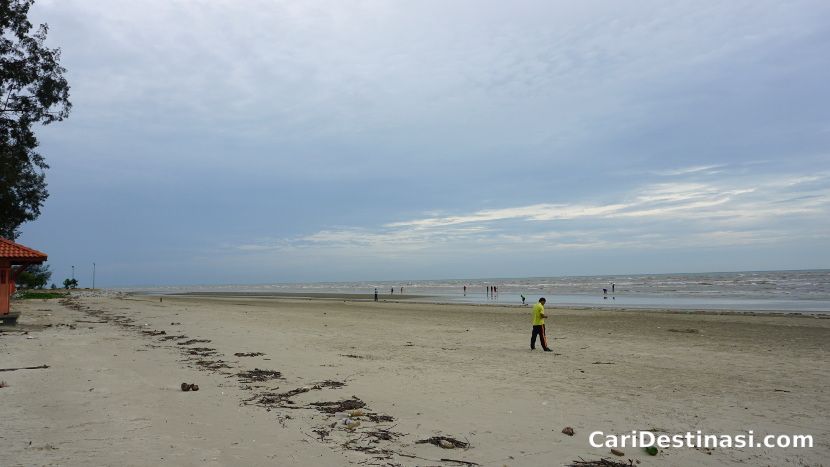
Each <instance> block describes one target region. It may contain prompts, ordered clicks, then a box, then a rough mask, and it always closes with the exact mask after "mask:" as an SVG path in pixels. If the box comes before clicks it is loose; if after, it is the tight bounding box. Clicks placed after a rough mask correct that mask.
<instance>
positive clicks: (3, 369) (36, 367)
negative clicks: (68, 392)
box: [0, 365, 49, 371]
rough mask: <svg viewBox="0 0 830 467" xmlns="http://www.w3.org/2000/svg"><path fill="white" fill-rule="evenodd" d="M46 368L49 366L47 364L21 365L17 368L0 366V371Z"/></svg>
mask: <svg viewBox="0 0 830 467" xmlns="http://www.w3.org/2000/svg"><path fill="white" fill-rule="evenodd" d="M46 368H49V365H39V366H22V367H19V368H0V371H17V370H45V369H46Z"/></svg>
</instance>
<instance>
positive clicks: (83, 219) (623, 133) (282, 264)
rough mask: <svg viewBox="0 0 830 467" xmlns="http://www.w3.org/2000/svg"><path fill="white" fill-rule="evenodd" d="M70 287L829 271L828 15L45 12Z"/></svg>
mask: <svg viewBox="0 0 830 467" xmlns="http://www.w3.org/2000/svg"><path fill="white" fill-rule="evenodd" d="M30 18H31V20H32V21H33V22H35V23H43V22H45V23H48V24H49V37H48V41H47V42H48V44H49V45H50V46H52V47H60V48H61V50H62V59H61V63H62V64H63V65H64V66H65V67H66V68H67V70H68V71H67V78H68V80H69V82H70V85H71V100H72V103H73V109H72V114H71V115H70V117H69V118H68V119H67V120H65V121H64V122H60V123H56V124H52V125H49V126H45V127H42V128H40V129H39V131H38V135H39V138H40V141H41V152H42V153H43V154H44V155H45V157H46V158H47V161H48V163H49V164H50V166H51V168H50V169H49V170H48V172H47V181H48V183H49V192H50V197H49V199H48V200H47V201H46V204H45V206H44V208H43V211H42V212H43V213H42V216H41V217H40V218H39V219H37V220H36V221H34V222H31V223H28V224H25V225H24V226H23V228H22V235H21V236H20V237H19V239H18V241H19V242H21V243H24V244H26V245H28V246H31V247H33V248H37V249H39V250H41V251H44V252H46V253H47V254H48V255H49V258H50V260H49V264H50V267H51V269H52V271H53V277H52V280H53V281H54V282H56V283H58V284H60V283H61V282H62V280H63V279H64V278H67V277H69V276H70V275H71V267H72V266H73V265H74V266H75V277H76V278H77V279H79V281H80V285H81V286H90V285H91V276H92V264H93V263H95V268H96V286H98V287H121V286H150V285H193V284H257V283H276V282H306V281H358V280H415V279H442V278H481V277H534V276H558V275H594V274H627V273H660V272H707V271H741V270H771V269H811V268H828V267H830V106H828V102H830V86H828V85H827V83H830V61H828V60H827V57H828V56H830V3H827V2H826V1H824V0H818V1H810V0H804V1H802V0H793V1H765V0H751V1H740V0H736V1H729V2H722V1H700V0H695V1H673V2H666V1H663V0H659V1H642V0H632V1H626V2H617V1H585V2H564V1H547V0H544V1H522V0H519V1H512V2H501V1H464V0H459V1H453V2H444V1H431V0H427V1H417V2H404V1H385V0H384V1H342V0H336V1H334V0H332V1H317V0H311V1H307V0H303V1H266V0H210V1H208V0H188V1H185V0H129V1H127V0H112V1H107V2H98V1H90V0H38V1H37V2H36V4H35V6H34V7H33V8H32V11H31V13H30Z"/></svg>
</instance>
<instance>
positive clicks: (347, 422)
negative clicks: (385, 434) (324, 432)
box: [343, 418, 360, 431]
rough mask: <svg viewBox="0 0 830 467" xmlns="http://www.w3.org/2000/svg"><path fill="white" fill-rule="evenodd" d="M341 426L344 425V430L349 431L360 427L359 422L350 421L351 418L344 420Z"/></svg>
mask: <svg viewBox="0 0 830 467" xmlns="http://www.w3.org/2000/svg"><path fill="white" fill-rule="evenodd" d="M343 425H345V427H346V429H347V430H349V431H354V429H355V428H357V427H359V426H360V420H352V419H351V418H344V419H343Z"/></svg>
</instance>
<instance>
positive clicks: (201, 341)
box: [176, 339, 210, 345]
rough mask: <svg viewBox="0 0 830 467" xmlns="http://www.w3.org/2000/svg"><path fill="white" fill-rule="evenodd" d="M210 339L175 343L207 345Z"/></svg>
mask: <svg viewBox="0 0 830 467" xmlns="http://www.w3.org/2000/svg"><path fill="white" fill-rule="evenodd" d="M208 342H210V339H190V340H188V341H184V342H176V344H178V345H190V344H200V343H208Z"/></svg>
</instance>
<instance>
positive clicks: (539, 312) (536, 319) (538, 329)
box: [530, 297, 552, 352]
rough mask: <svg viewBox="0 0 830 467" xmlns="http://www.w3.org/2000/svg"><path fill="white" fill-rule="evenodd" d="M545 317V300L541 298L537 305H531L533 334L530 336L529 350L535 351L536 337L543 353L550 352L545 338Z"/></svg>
mask: <svg viewBox="0 0 830 467" xmlns="http://www.w3.org/2000/svg"><path fill="white" fill-rule="evenodd" d="M547 317H548V316H547V315H546V314H545V298H544V297H542V298H540V299H539V303H537V304H535V305H533V334H531V335H530V350H535V349H536V336H539V340H540V341H541V342H542V349H543V350H544V351H545V352H552V350H551V349H550V348H548V340H547V338H546V337H545V318H547Z"/></svg>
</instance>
